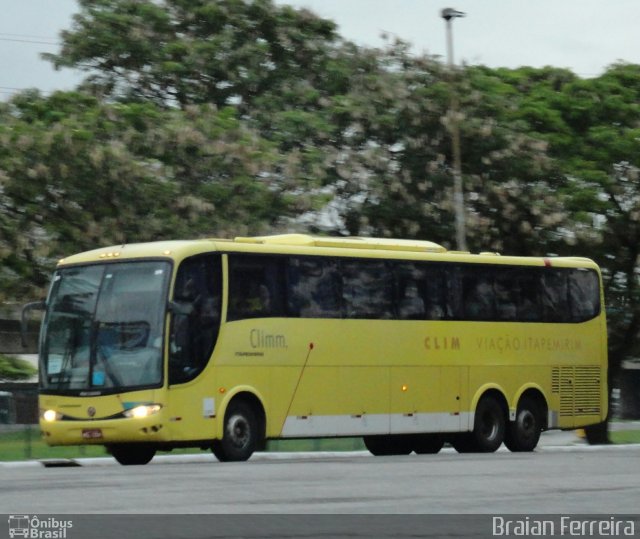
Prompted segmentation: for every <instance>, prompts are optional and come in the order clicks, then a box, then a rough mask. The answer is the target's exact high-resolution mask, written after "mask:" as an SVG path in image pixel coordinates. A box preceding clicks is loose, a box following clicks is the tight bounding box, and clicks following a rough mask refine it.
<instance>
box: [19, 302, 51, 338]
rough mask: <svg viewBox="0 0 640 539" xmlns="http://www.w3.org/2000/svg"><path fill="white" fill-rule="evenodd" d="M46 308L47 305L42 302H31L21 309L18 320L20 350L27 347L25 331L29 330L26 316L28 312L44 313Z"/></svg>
mask: <svg viewBox="0 0 640 539" xmlns="http://www.w3.org/2000/svg"><path fill="white" fill-rule="evenodd" d="M46 308H47V303H46V302H45V301H44V300H40V301H32V302H31V303H27V304H25V305H24V306H23V307H22V314H21V318H20V340H21V342H22V348H26V347H27V346H28V343H27V331H28V329H29V320H28V314H29V312H30V311H44V310H45V309H46Z"/></svg>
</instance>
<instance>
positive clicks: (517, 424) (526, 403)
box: [504, 396, 542, 452]
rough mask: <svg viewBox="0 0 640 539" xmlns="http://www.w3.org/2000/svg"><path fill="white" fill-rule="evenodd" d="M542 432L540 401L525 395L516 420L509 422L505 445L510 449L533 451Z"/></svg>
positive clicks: (519, 405)
mask: <svg viewBox="0 0 640 539" xmlns="http://www.w3.org/2000/svg"><path fill="white" fill-rule="evenodd" d="M541 433H542V413H541V410H540V406H539V405H538V402H537V401H536V400H535V399H533V398H531V397H527V396H524V397H522V399H520V402H519V403H518V410H517V412H516V419H515V421H513V422H511V423H509V425H508V426H507V432H506V435H505V439H504V445H506V446H507V448H509V450H510V451H514V452H524V451H533V450H534V449H535V448H536V446H537V445H538V441H539V440H540V434H541Z"/></svg>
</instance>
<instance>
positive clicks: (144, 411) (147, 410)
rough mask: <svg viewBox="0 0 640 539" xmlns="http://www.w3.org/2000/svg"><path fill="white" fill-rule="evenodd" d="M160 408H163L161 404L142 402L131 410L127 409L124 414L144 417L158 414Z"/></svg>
mask: <svg viewBox="0 0 640 539" xmlns="http://www.w3.org/2000/svg"><path fill="white" fill-rule="evenodd" d="M160 408H162V405H161V404H141V405H140V406H136V407H135V408H131V409H130V410H125V412H124V413H123V415H124V416H125V417H137V418H138V419H142V418H144V417H149V416H150V415H153V414H157V413H158V412H159V411H160Z"/></svg>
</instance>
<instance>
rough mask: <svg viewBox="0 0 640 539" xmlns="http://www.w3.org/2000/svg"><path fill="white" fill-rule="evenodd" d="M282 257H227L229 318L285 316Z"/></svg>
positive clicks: (230, 319)
mask: <svg viewBox="0 0 640 539" xmlns="http://www.w3.org/2000/svg"><path fill="white" fill-rule="evenodd" d="M282 260H283V259H281V258H280V257H273V256H253V255H248V256H244V255H230V256H229V311H228V314H227V319H228V320H229V321H232V320H243V319H247V318H268V317H276V316H284V314H285V309H284V303H285V302H284V275H283V271H282Z"/></svg>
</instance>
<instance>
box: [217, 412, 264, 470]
mask: <svg viewBox="0 0 640 539" xmlns="http://www.w3.org/2000/svg"><path fill="white" fill-rule="evenodd" d="M259 442H260V424H259V421H258V416H257V415H256V413H255V411H254V409H253V407H252V406H251V405H250V404H249V403H247V402H245V401H243V400H234V401H231V403H230V404H229V406H228V408H227V411H226V413H225V414H224V430H223V433H222V440H214V441H213V443H212V445H211V450H212V451H213V454H214V455H215V456H216V458H217V459H218V460H219V461H220V462H239V461H244V460H248V459H249V457H251V455H252V454H253V452H254V451H255V450H256V449H257V447H258V445H259Z"/></svg>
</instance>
